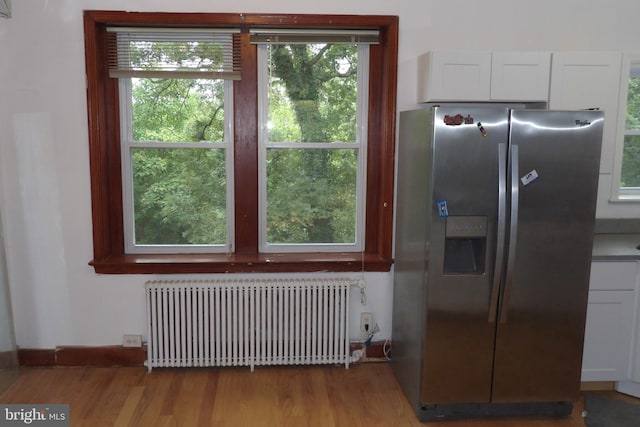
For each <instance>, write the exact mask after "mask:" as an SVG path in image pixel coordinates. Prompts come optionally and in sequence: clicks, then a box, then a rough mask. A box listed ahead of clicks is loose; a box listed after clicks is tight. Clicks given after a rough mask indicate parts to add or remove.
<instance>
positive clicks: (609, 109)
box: [549, 52, 622, 173]
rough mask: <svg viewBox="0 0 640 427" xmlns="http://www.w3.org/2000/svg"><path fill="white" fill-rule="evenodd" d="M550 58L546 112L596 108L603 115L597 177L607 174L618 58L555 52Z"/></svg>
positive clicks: (605, 54) (613, 133)
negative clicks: (547, 108) (549, 85)
mask: <svg viewBox="0 0 640 427" xmlns="http://www.w3.org/2000/svg"><path fill="white" fill-rule="evenodd" d="M552 58H553V59H552V66H551V89H550V92H549V109H552V110H576V109H586V108H598V109H600V110H602V111H604V115H605V121H604V131H603V132H604V134H603V137H602V145H603V146H602V157H601V161H600V173H611V172H612V170H613V153H614V152H615V142H616V125H617V114H618V90H619V86H620V69H621V64H622V54H621V53H620V52H555V53H553V57H552Z"/></svg>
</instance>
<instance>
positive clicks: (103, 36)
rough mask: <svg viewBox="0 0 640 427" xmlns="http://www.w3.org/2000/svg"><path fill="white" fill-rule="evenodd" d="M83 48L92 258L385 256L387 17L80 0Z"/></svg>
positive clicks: (113, 269)
mask: <svg viewBox="0 0 640 427" xmlns="http://www.w3.org/2000/svg"><path fill="white" fill-rule="evenodd" d="M125 29H126V30H125ZM130 29H133V31H129V30H130ZM309 30H313V31H312V33H315V34H316V35H317V34H318V33H319V34H321V36H320V37H321V38H320V39H318V38H317V37H316V36H313V35H310V33H309ZM345 30H348V32H349V34H350V37H351V39H349V40H346V39H344V37H343V36H344V32H345ZM127 32H128V33H129V34H128V35H127V36H124V35H122V34H124V33H127ZM111 33H117V34H118V36H117V38H118V39H127V37H128V40H129V41H128V45H127V47H125V48H119V49H124V50H126V51H127V55H124V56H126V57H127V58H128V63H129V64H131V63H135V61H132V60H131V58H132V57H133V58H137V60H138V62H137V66H131V67H129V68H132V69H133V70H134V71H135V72H137V71H140V70H141V69H146V68H153V69H154V70H153V73H154V74H149V75H139V74H135V72H134V71H131V70H127V71H126V72H124V71H120V72H121V73H122V74H124V76H123V75H122V74H121V75H120V76H116V75H114V72H113V67H111V69H112V70H111V72H110V71H109V68H110V67H109V65H108V62H109V55H108V52H109V43H110V41H112V40H113V39H114V37H113V34H111ZM167 33H169V35H167ZM183 33H187V34H189V37H190V40H191V42H190V43H192V44H185V41H184V40H182V39H184V38H185V36H184V34H183ZM208 33H214V34H215V36H214V37H213V39H216V40H220V39H221V38H222V39H223V38H224V37H228V38H229V37H230V39H232V40H233V43H232V45H233V46H234V48H237V52H239V55H238V58H240V66H241V71H240V72H238V70H237V69H235V68H233V67H232V68H231V69H230V70H221V69H218V68H223V67H222V65H221V64H224V63H225V60H224V59H220V58H223V57H222V56H216V55H215V54H214V53H211V54H208V53H206V52H205V53H203V51H205V50H206V49H204V47H203V46H204V45H205V41H204V40H206V39H209V38H212V37H211V35H210V34H208ZM276 33H277V34H278V35H277V36H276V37H274V34H276ZM131 34H133V36H132V35H131ZM224 34H227V35H226V36H225V35H224ZM228 34H234V35H233V36H228ZM329 34H330V35H331V37H328V35H329ZM354 34H357V36H356V37H355V38H354V37H353V35H354ZM372 35H375V37H373V38H375V41H373V42H372V41H371V40H372ZM334 36H335V37H334ZM291 37H293V38H291ZM305 37H306V38H305ZM322 37H324V39H323V38H322ZM132 39H133V40H134V41H133V42H132V41H131V40H132ZM194 39H196V40H195V42H194ZM276 39H277V42H275V43H274V41H275V40H276ZM176 41H179V43H178V44H177V45H176V44H175V43H174V42H176ZM162 43H166V45H163V44H162ZM172 43H174V44H172ZM370 43H375V44H370ZM176 46H177V47H176ZM85 47H86V48H85V51H86V68H87V80H88V107H89V108H88V110H89V137H90V140H89V144H90V145H89V146H90V161H91V188H92V206H93V228H94V230H93V237H94V259H93V260H92V261H91V262H90V264H91V265H93V266H94V268H95V270H96V272H99V273H205V272H250V271H360V270H363V269H364V270H367V271H387V270H388V269H389V268H390V265H391V242H392V236H391V232H392V211H393V209H392V201H393V163H394V137H395V99H396V98H395V96H396V67H397V17H389V16H353V17H350V16H346V15H339V16H328V15H306V16H305V15H302V16H301V15H295V16H293V15H277V16H274V15H269V16H263V15H252V14H242V15H240V14H162V13H128V12H112V11H86V12H85ZM214 51H215V49H214V50H212V51H211V52H214ZM149 52H151V54H150V55H148V54H149ZM294 52H295V54H296V55H297V56H295V58H296V59H297V60H300V59H301V58H303V56H301V55H302V54H303V53H304V55H306V56H304V58H306V59H305V60H301V62H300V61H298V62H297V63H296V64H298V68H297V69H296V68H295V67H293V68H291V69H288V70H286V73H289V74H286V73H285V70H284V68H283V67H284V65H285V63H286V60H291V59H292V58H294ZM145 55H147V56H145ZM140 58H142V59H140ZM150 58H151V59H153V60H151V59H150ZM157 58H161V59H160V60H158V59H157ZM305 61H307V62H306V64H305ZM151 63H153V65H154V67H151V66H149V64H151ZM196 63H198V64H201V63H206V64H207V65H208V66H209V69H208V70H204V71H203V70H198V71H196V72H197V73H203V74H197V75H195V76H194V75H190V74H189V73H190V72H191V71H190V70H189V69H187V70H183V69H182V68H181V67H183V66H185V64H186V68H190V67H191V66H193V65H194V64H196ZM292 63H295V61H292ZM158 64H160V66H159V67H156V66H157V65H158ZM212 64H213V65H212ZM215 64H217V65H215ZM311 65H314V66H315V68H314V67H313V66H311ZM158 68H159V69H158ZM167 68H168V69H167ZM212 68H213V70H212ZM303 71H304V72H305V73H307V74H303ZM329 71H331V73H329ZM206 72H209V73H211V74H207V75H205V74H204V73H206ZM163 73H168V74H170V73H174V75H172V76H168V75H166V74H163ZM176 73H177V74H176ZM134 74H135V75H134ZM329 74H331V75H329ZM289 76H293V77H291V78H289ZM116 77H117V78H116ZM301 77H302V78H303V80H302V83H303V84H304V90H306V91H307V92H306V93H303V91H302V86H299V87H297V88H296V86H295V84H294V80H295V79H300V78H301ZM310 77H313V78H310ZM298 81H299V80H298ZM296 90H297V92H296ZM338 93H339V94H340V95H339V96H336V94H338ZM310 94H313V96H310ZM175 103H179V104H180V107H179V108H177V110H176V107H172V105H173V104H175ZM175 111H179V112H180V113H178V114H177V113H176V112H175ZM305 114H306V115H307V116H305ZM301 117H304V119H301ZM335 117H340V120H333V118H335ZM330 119H331V120H330ZM134 218H135V220H134Z"/></svg>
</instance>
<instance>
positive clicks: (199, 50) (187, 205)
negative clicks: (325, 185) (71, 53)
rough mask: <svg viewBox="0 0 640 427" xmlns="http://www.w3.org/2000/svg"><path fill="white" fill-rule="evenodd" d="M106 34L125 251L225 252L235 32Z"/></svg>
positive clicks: (120, 30)
mask: <svg viewBox="0 0 640 427" xmlns="http://www.w3.org/2000/svg"><path fill="white" fill-rule="evenodd" d="M107 33H108V34H109V35H110V36H111V45H110V46H109V58H110V59H111V60H110V64H109V76H110V77H112V78H118V79H119V80H118V85H119V100H120V141H121V153H122V183H123V193H124V194H123V195H124V197H123V212H124V237H125V250H126V252H128V253H173V252H177V253H180V252H190V253H192V252H223V253H229V252H232V248H233V246H232V242H233V198H232V194H233V193H232V191H227V190H228V189H229V188H231V189H232V188H233V186H232V185H229V183H232V182H233V174H232V170H233V169H232V167H231V165H232V159H233V157H232V153H233V143H232V138H231V135H232V134H233V121H232V118H233V115H232V111H233V108H231V107H232V106H233V98H232V89H233V87H232V81H233V80H234V79H238V78H239V76H240V73H239V72H238V68H239V64H237V63H234V60H233V59H234V58H236V57H237V55H234V43H233V40H234V33H236V31H230V30H215V29H207V28H200V29H196V28H193V29H175V28H148V27H133V28H132V27H108V28H107ZM236 62H237V61H236Z"/></svg>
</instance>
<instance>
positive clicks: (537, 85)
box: [491, 52, 551, 102]
mask: <svg viewBox="0 0 640 427" xmlns="http://www.w3.org/2000/svg"><path fill="white" fill-rule="evenodd" d="M550 70H551V54H550V53H549V52H493V53H492V54H491V100H492V101H538V102H546V101H547V99H548V98H549V72H550Z"/></svg>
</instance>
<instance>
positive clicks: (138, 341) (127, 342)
mask: <svg viewBox="0 0 640 427" xmlns="http://www.w3.org/2000/svg"><path fill="white" fill-rule="evenodd" d="M122 346H123V347H142V335H123V337H122Z"/></svg>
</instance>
